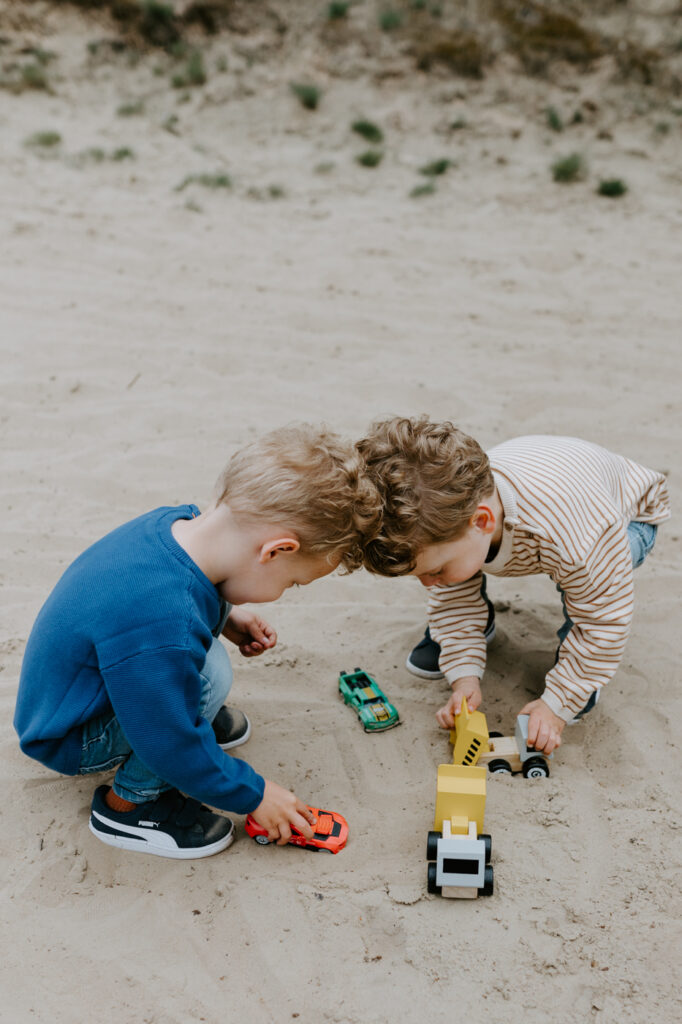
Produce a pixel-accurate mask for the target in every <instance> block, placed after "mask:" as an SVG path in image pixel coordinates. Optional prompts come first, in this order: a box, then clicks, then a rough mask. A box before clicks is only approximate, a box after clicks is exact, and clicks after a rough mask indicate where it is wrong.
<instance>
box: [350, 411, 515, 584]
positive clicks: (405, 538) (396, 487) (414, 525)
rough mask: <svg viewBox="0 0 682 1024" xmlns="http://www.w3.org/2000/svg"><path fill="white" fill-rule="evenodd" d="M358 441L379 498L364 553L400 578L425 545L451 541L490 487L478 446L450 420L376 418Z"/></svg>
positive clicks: (378, 569)
mask: <svg viewBox="0 0 682 1024" xmlns="http://www.w3.org/2000/svg"><path fill="white" fill-rule="evenodd" d="M356 447H357V449H358V451H359V452H360V455H361V456H362V458H363V460H364V462H365V466H366V467H367V473H368V475H369V477H370V478H371V480H372V481H373V482H374V484H375V485H376V487H377V489H378V491H379V493H380V495H381V498H382V501H383V504H384V513H383V521H382V527H381V531H380V532H379V533H378V534H377V535H375V536H374V537H371V538H370V539H369V540H368V541H367V542H366V544H365V552H364V562H365V567H366V568H367V569H369V571H370V572H373V573H376V574H378V575H380V576H405V575H406V574H407V573H410V572H412V571H413V569H414V567H415V565H416V561H417V556H418V554H419V552H420V551H421V550H422V549H423V548H425V547H426V546H427V545H428V544H440V543H443V542H444V541H449V540H455V539H456V538H457V537H458V536H459V535H460V534H461V533H462V532H463V531H464V529H465V528H466V525H467V523H468V522H469V520H470V519H471V517H472V515H473V514H474V512H475V511H476V508H477V507H478V505H479V504H480V502H481V500H482V499H483V498H485V497H487V496H488V495H490V494H492V492H493V490H494V487H495V484H494V480H493V475H492V471H491V469H490V463H489V461H488V456H487V455H486V454H485V452H484V451H483V449H482V448H481V446H480V445H479V444H478V442H477V441H474V439H473V438H472V437H469V436H468V435H467V434H464V433H463V432H462V431H461V430H458V429H457V427H455V426H454V425H453V424H452V423H450V422H449V421H448V420H446V421H444V422H443V423H433V422H432V421H431V420H429V418H428V416H419V417H412V418H408V417H400V416H395V417H393V418H392V419H389V420H381V421H379V422H377V423H373V424H372V426H371V428H370V431H369V433H368V435H367V437H364V438H363V439H362V440H361V441H358V443H357V446H356Z"/></svg>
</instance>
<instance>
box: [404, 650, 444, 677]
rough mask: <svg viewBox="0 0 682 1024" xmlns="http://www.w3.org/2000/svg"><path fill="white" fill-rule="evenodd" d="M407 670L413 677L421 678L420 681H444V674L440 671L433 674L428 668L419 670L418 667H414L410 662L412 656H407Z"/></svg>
mask: <svg viewBox="0 0 682 1024" xmlns="http://www.w3.org/2000/svg"><path fill="white" fill-rule="evenodd" d="M405 668H406V669H407V671H408V672H411V673H412V675H413V676H419V678H420V679H443V678H444V676H443V673H442V672H440V671H438V672H431V671H430V670H429V669H428V668H418V667H417V666H416V665H413V664H412V662H411V661H410V655H409V654H408V656H407V661H406V662H405Z"/></svg>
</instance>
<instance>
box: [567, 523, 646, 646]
mask: <svg viewBox="0 0 682 1024" xmlns="http://www.w3.org/2000/svg"><path fill="white" fill-rule="evenodd" d="M657 530H658V527H657V526H652V525H651V524H650V523H638V522H636V521H633V522H632V523H630V525H629V526H628V541H629V542H630V554H631V555H632V568H633V569H636V568H637V567H638V566H640V565H641V564H642V562H643V561H644V559H645V558H646V556H647V555H648V554H649V552H650V551H651V549H652V548H653V546H654V544H655V542H656V532H657ZM557 590H558V591H559V593H560V594H561V604H562V606H563V609H564V621H563V623H562V625H561V627H560V628H559V629H558V630H557V636H558V637H559V645H561V644H562V643H563V642H564V640H565V639H566V637H567V636H568V634H569V633H570V632H571V630H572V629H573V623H572V622H571V620H570V618H569V616H568V612H567V611H566V601H565V599H564V592H563V590H562V589H561V587H560V586H558V585H557Z"/></svg>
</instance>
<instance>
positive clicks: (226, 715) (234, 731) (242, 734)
mask: <svg viewBox="0 0 682 1024" xmlns="http://www.w3.org/2000/svg"><path fill="white" fill-rule="evenodd" d="M211 724H212V725H213V732H214V733H215V738H216V739H217V741H218V746H219V747H222V749H223V750H229V749H230V747H239V746H241V744H242V743H246V741H247V740H248V738H249V736H250V735H251V722H250V721H249V720H248V718H247V717H246V715H245V714H244V712H243V711H238V710H237V708H228V707H226V706H225V705H224V704H223V706H222V707H221V708H220V710H219V711H218V714H217V715H216V716H215V718H214V719H213V722H212V723H211Z"/></svg>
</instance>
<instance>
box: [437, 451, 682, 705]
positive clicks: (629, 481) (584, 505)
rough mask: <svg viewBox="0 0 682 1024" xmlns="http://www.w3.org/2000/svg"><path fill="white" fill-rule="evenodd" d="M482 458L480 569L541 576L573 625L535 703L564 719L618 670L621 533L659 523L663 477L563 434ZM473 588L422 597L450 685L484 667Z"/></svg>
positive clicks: (628, 615) (628, 580) (624, 584)
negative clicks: (491, 542)
mask: <svg viewBox="0 0 682 1024" xmlns="http://www.w3.org/2000/svg"><path fill="white" fill-rule="evenodd" d="M488 456H489V458H490V464H491V467H492V470H493V476H494V478H495V485H496V487H497V492H498V495H499V498H500V501H501V502H502V506H503V509H504V525H503V531H502V540H501V542H500V546H499V549H498V550H497V552H496V553H495V556H494V558H493V559H492V560H491V561H490V562H486V563H485V566H484V567H483V571H484V572H485V573H486V574H491V575H493V576H529V575H533V574H536V573H546V574H547V575H548V576H549V577H550V578H551V579H552V580H554V582H555V583H557V584H558V586H559V587H560V588H561V590H562V591H563V592H564V599H565V602H566V610H567V612H568V615H569V616H570V618H571V620H572V622H573V628H572V629H571V631H570V633H569V634H568V636H567V637H566V639H565V640H564V642H563V643H562V645H561V648H560V651H559V659H558V661H557V663H556V665H555V666H554V667H553V668H552V670H551V671H550V672H548V674H547V677H546V680H545V691H544V693H543V695H542V696H543V699H544V701H545V702H546V703H547V704H548V705H549V707H550V708H551V709H552V711H554V712H555V714H557V715H559V716H560V717H561V718H563V719H564V720H565V721H570V719H572V718H573V717H574V715H575V714H576V713H577V712H578V711H580V710H581V708H583V707H584V705H585V703H586V701H587V699H588V697H589V695H590V694H591V693H592V692H593V691H594V690H597V689H599V688H600V687H601V686H603V685H604V684H605V683H607V682H608V681H609V679H610V678H611V677H612V675H613V673H614V672H615V671H616V669H617V667H618V665H619V663H620V659H621V657H622V654H623V650H624V647H625V642H626V640H627V637H628V633H629V630H630V621H631V619H632V611H633V588H632V559H631V555H630V547H629V543H628V538H627V532H626V531H627V526H628V524H629V523H630V522H631V521H632V520H637V521H639V522H644V523H651V524H658V523H662V522H663V521H664V520H666V519H668V518H669V516H670V509H669V499H668V493H667V489H666V481H665V477H664V476H663V475H662V474H661V473H657V472H655V471H654V470H651V469H646V468H645V467H644V466H640V465H638V464H637V463H636V462H632V461H631V460H630V459H626V458H624V457H623V456H621V455H615V454H613V453H612V452H609V451H607V450H606V449H604V448H600V447H598V446H597V445H594V444H590V443H588V442H586V441H580V440H578V439H576V438H572V437H550V436H531V437H519V438H516V439H514V440H512V441H506V442H505V443H504V444H500V445H498V446H497V447H495V448H493V449H492V450H491V451H489V452H488ZM480 590H481V573H480V572H479V573H478V574H477V575H476V576H474V577H473V578H472V579H470V580H467V581H466V582H464V583H459V584H456V585H454V586H435V587H432V588H430V590H429V627H430V630H431V635H432V636H433V638H434V640H436V641H437V642H438V643H439V644H440V646H441V655H440V668H441V671H442V672H443V673H444V674H445V677H446V679H447V680H448V682H450V683H452V682H454V681H455V680H456V679H459V678H461V677H462V676H478V677H479V678H480V677H481V676H482V675H483V671H484V669H485V661H486V645H485V640H484V637H483V630H484V628H485V624H486V620H487V607H486V604H485V602H484V600H483V598H482V597H481V593H480Z"/></svg>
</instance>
